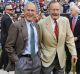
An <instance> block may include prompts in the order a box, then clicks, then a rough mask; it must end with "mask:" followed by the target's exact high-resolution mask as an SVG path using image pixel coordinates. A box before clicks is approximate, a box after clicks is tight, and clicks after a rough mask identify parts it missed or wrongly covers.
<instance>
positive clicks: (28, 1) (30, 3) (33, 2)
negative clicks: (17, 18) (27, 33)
mask: <svg viewBox="0 0 80 74" xmlns="http://www.w3.org/2000/svg"><path fill="white" fill-rule="evenodd" d="M29 4H34V5H35V6H36V4H35V3H34V2H30V1H28V2H27V3H26V4H25V6H24V11H25V10H26V8H27V6H28V5H29ZM36 9H37V8H36Z"/></svg>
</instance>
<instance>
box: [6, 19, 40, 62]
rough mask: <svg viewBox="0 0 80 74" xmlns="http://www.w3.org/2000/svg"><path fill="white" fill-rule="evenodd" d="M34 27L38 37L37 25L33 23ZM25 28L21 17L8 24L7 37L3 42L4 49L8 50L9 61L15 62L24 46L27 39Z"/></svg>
mask: <svg viewBox="0 0 80 74" xmlns="http://www.w3.org/2000/svg"><path fill="white" fill-rule="evenodd" d="M35 27H36V29H37V32H38V37H40V36H39V35H40V34H39V26H38V25H37V24H35ZM27 30H28V29H27V27H26V22H25V20H24V19H21V20H20V21H18V22H15V23H14V24H12V25H11V26H10V30H9V33H8V38H7V41H6V44H5V49H6V51H7V52H8V55H9V58H10V61H11V62H12V63H15V62H16V61H18V59H19V56H20V55H22V53H23V51H24V48H25V47H26V43H27V41H28V31H27ZM38 39H39V38H38ZM39 40H40V39H39ZM39 42H40V41H39ZM38 44H39V43H38ZM39 48H40V46H39Z"/></svg>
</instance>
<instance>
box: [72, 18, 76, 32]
mask: <svg viewBox="0 0 80 74" xmlns="http://www.w3.org/2000/svg"><path fill="white" fill-rule="evenodd" d="M75 25H76V17H74V18H73V20H72V32H74V28H75Z"/></svg>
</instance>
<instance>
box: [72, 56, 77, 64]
mask: <svg viewBox="0 0 80 74" xmlns="http://www.w3.org/2000/svg"><path fill="white" fill-rule="evenodd" d="M77 59H78V58H77V55H72V63H74V64H76V62H77Z"/></svg>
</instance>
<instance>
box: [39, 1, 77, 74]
mask: <svg viewBox="0 0 80 74" xmlns="http://www.w3.org/2000/svg"><path fill="white" fill-rule="evenodd" d="M48 11H49V16H48V17H46V18H45V19H42V20H40V21H39V22H38V24H39V26H40V38H41V39H40V40H41V47H42V49H41V61H42V71H41V72H42V74H51V71H53V74H64V67H65V62H66V54H65V44H66V45H67V47H68V49H69V51H70V53H71V55H72V62H74V63H75V64H76V62H77V52H76V47H75V43H74V37H73V33H72V31H71V29H70V23H69V20H68V19H67V18H66V17H62V16H60V4H59V2H57V1H51V2H50V3H49V5H48Z"/></svg>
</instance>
